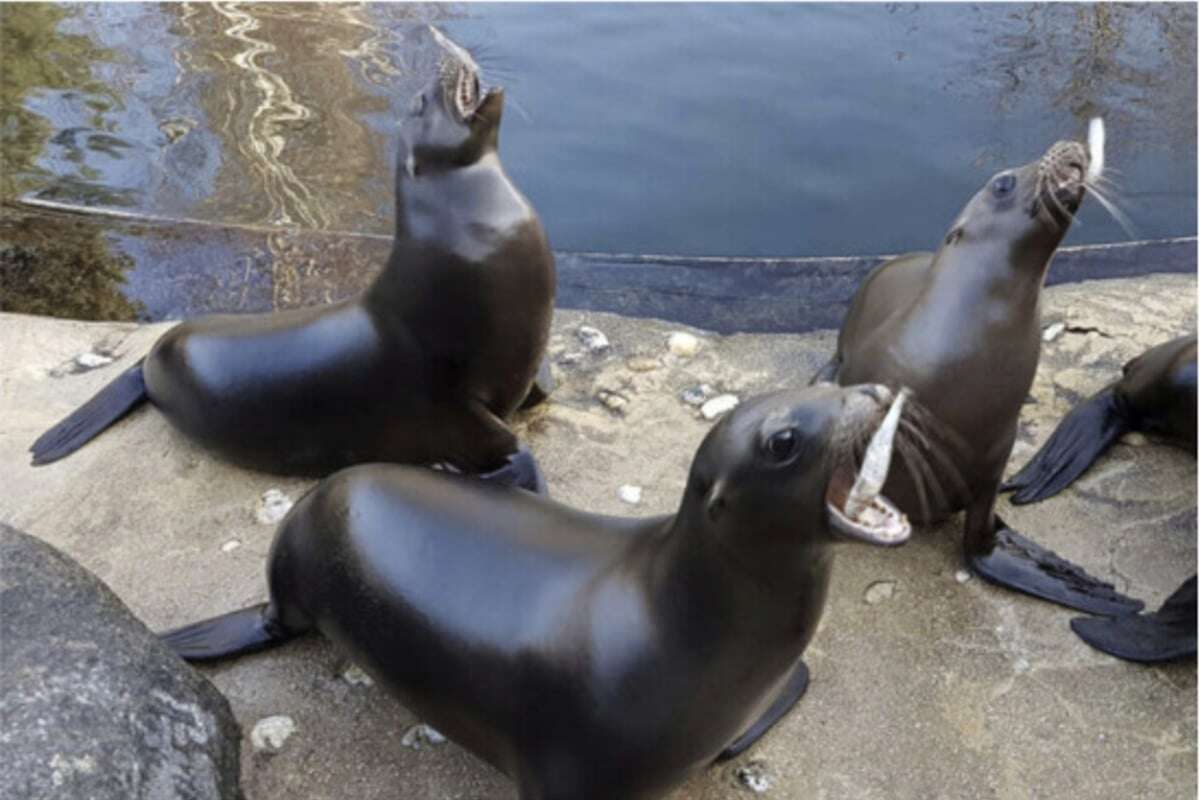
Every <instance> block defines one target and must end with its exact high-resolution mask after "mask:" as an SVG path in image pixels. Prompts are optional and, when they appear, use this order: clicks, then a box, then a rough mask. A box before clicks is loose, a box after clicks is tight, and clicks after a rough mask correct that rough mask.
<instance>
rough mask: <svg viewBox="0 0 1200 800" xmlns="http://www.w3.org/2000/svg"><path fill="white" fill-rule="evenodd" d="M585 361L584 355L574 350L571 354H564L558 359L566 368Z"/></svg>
mask: <svg viewBox="0 0 1200 800" xmlns="http://www.w3.org/2000/svg"><path fill="white" fill-rule="evenodd" d="M582 360H583V353H580V352H578V351H576V350H572V351H571V352H569V353H563V354H562V355H561V356H559V357H558V363H559V364H561V365H562V366H564V367H571V366H574V365H575V364H578V363H579V362H580V361H582Z"/></svg>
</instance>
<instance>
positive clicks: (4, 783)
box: [0, 524, 241, 800]
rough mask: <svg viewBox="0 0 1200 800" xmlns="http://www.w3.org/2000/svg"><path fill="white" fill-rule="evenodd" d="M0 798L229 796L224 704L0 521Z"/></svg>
mask: <svg viewBox="0 0 1200 800" xmlns="http://www.w3.org/2000/svg"><path fill="white" fill-rule="evenodd" d="M0 608H2V611H0V624H2V626H3V628H2V633H0V640H2V641H3V647H2V648H0V719H3V721H4V723H3V726H2V727H0V751H2V752H3V753H4V758H3V759H0V797H5V798H13V799H14V800H16V798H20V800H42V799H43V798H44V799H45V800H51V798H53V800H68V799H69V798H80V799H81V800H82V799H83V798H87V800H107V799H108V798H111V799H112V800H141V799H142V798H145V800H151V799H153V800H175V798H178V800H204V799H206V798H224V799H225V800H234V799H235V798H239V797H240V796H241V794H240V790H239V789H238V738H239V732H238V726H237V723H236V722H235V721H234V718H233V714H232V712H231V711H230V709H229V703H228V702H227V701H226V700H225V698H224V697H223V696H221V694H220V693H219V692H218V691H217V690H216V689H215V688H214V687H213V686H212V684H210V683H209V682H208V681H207V680H205V679H204V678H203V677H201V676H200V675H199V673H197V672H196V671H195V670H193V669H192V668H191V667H189V666H188V665H187V664H185V663H184V662H183V661H181V660H180V659H179V658H178V657H176V656H175V655H174V654H173V653H171V652H170V650H168V649H167V647H166V646H165V645H163V644H162V643H161V642H159V641H158V639H157V638H156V637H155V636H154V634H153V633H151V632H150V631H149V630H148V629H147V628H146V627H145V626H144V625H143V624H142V623H141V622H139V621H138V620H137V619H136V618H134V616H133V614H131V613H130V612H129V610H128V609H127V608H126V607H125V605H124V604H123V603H121V601H120V600H118V599H117V597H116V595H114V594H113V593H112V592H111V591H109V589H108V587H106V586H105V585H104V584H103V583H101V582H100V581H99V580H98V579H96V578H95V577H94V576H93V575H92V574H91V573H89V572H88V571H87V570H85V569H83V568H82V567H80V566H79V565H78V564H76V563H75V562H73V561H71V560H70V559H69V558H67V557H66V556H64V555H63V554H61V553H59V552H58V551H57V550H55V549H54V548H52V547H50V546H49V545H47V544H45V543H43V542H41V541H40V540H38V539H35V538H34V537H32V536H29V535H27V534H24V533H21V532H19V531H17V530H15V529H13V528H10V527H9V526H7V525H4V524H0Z"/></svg>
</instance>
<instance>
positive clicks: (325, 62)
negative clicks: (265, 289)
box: [0, 3, 1197, 294]
mask: <svg viewBox="0 0 1200 800" xmlns="http://www.w3.org/2000/svg"><path fill="white" fill-rule="evenodd" d="M426 21H433V22H436V23H437V24H439V25H441V26H442V27H443V28H444V29H445V30H447V31H448V32H449V33H450V35H451V36H452V37H454V38H456V39H458V40H460V41H462V42H464V43H465V44H467V45H469V46H471V47H473V48H474V50H475V51H476V52H477V53H478V57H479V60H480V62H481V63H482V64H483V66H484V70H485V78H486V79H489V80H491V81H492V82H495V83H500V84H503V85H505V86H506V88H507V89H508V97H509V105H508V108H507V110H506V117H505V122H504V127H503V131H502V139H501V149H502V154H503V158H504V161H505V164H506V166H507V168H508V170H509V172H510V173H511V174H512V175H513V177H514V180H515V181H516V182H517V183H518V185H519V186H521V187H522V189H523V190H524V191H525V193H526V194H527V195H528V196H529V197H530V199H531V200H532V201H533V202H534V204H535V205H536V206H537V208H538V209H539V211H540V213H541V215H542V219H543V221H544V223H545V226H546V228H547V230H548V232H549V235H550V239H551V242H552V244H553V245H554V246H555V247H556V248H557V249H560V250H583V251H608V252H642V253H674V254H689V255H743V256H745V255H758V256H770V255H781V256H782V255H786V256H802V255H849V254H868V253H888V252H897V251H902V250H906V249H916V248H919V249H927V248H929V247H931V246H933V245H934V244H935V243H936V242H937V240H938V239H939V238H940V236H941V234H942V233H943V232H944V230H945V228H946V226H947V225H948V224H949V222H950V221H951V219H952V218H953V217H954V215H955V214H956V213H957V211H958V210H959V208H961V206H962V205H963V203H964V202H965V201H966V199H967V198H968V197H969V196H970V195H971V194H972V193H973V192H974V191H976V189H977V188H978V187H979V186H980V185H981V184H982V183H983V181H984V180H986V178H987V177H988V176H989V175H991V174H992V173H993V172H995V171H997V170H999V169H1001V168H1003V167H1005V166H1010V165H1015V164H1018V163H1024V162H1027V161H1029V160H1031V159H1033V158H1035V157H1037V156H1038V155H1039V154H1040V153H1041V152H1043V151H1044V150H1045V148H1046V147H1047V146H1048V145H1049V144H1050V143H1052V142H1053V141H1054V140H1056V139H1058V138H1062V137H1066V136H1082V135H1083V134H1084V131H1085V130H1086V122H1087V119H1088V118H1089V117H1092V116H1096V115H1100V116H1103V117H1104V118H1105V120H1106V121H1107V124H1108V146H1109V149H1108V159H1107V161H1108V164H1109V165H1110V166H1111V167H1112V168H1113V174H1114V175H1115V176H1116V177H1117V180H1118V187H1119V190H1118V192H1117V197H1118V200H1119V202H1120V203H1121V205H1122V206H1123V208H1124V209H1125V210H1126V212H1127V213H1128V214H1129V216H1130V217H1131V218H1132V220H1133V222H1134V224H1135V226H1136V235H1137V236H1138V237H1142V238H1157V237H1168V236H1183V235H1194V234H1195V232H1196V209H1197V194H1196V49H1195V46H1196V8H1195V6H1194V5H1182V4H1179V5H1169V4H1155V5H1138V6H1131V7H1118V6H1110V5H1086V6H1083V5H1080V6H1077V5H1064V4H1052V5H1043V6H1035V5H1009V4H1000V5H991V4H988V5H981V6H972V5H931V6H921V5H901V4H887V5H883V4H879V5H624V6H616V5H587V4H579V5H471V6H465V5H441V6H403V5H390V4H380V5H369V4H368V5H361V6H355V5H335V6H299V5H297V6H291V5H269V6H268V5H261V6H254V5H235V4H217V5H196V4H186V3H185V4H180V5H173V4H161V5H158V4H154V5H151V4H115V5H108V4H81V5H62V6H57V5H13V4H5V5H3V6H2V7H0V35H2V37H3V39H2V41H0V44H2V46H0V70H2V71H3V74H4V76H5V79H4V81H0V142H2V143H3V154H2V156H0V158H2V163H0V167H2V168H3V169H2V170H0V195H2V196H4V197H9V198H12V197H23V198H42V199H51V200H56V201H59V202H65V203H74V204H81V205H86V206H95V207H99V208H119V209H122V210H125V211H130V212H135V213H142V214H151V215H159V216H169V217H178V218H188V219H199V220H206V221H210V222H214V223H236V224H244V225H255V226H266V227H270V228H281V229H289V230H290V229H313V230H330V231H357V232H366V233H379V234H387V233H389V232H390V228H391V216H392V212H391V207H392V197H391V180H392V178H391V174H392V170H393V168H394V155H395V148H396V136H395V121H396V119H397V118H398V116H399V114H400V113H401V110H402V109H403V108H405V107H406V105H407V102H408V100H409V98H410V97H411V96H412V93H413V91H414V89H415V88H416V87H417V85H418V84H419V83H420V82H422V81H423V80H424V76H423V75H422V74H418V71H417V70H416V68H415V66H414V65H415V64H417V63H419V60H417V59H414V58H413V49H414V48H415V47H417V45H415V44H414V42H416V41H418V40H419V38H420V37H419V36H418V35H417V33H416V31H415V27H416V26H417V25H418V24H420V23H423V22H426ZM1118 172H1119V174H1117V173H1118ZM1080 221H1081V223H1082V224H1081V225H1078V226H1076V228H1075V229H1073V230H1072V232H1071V233H1070V235H1069V238H1068V243H1074V244H1079V243H1091V242H1108V241H1119V240H1124V239H1127V238H1129V236H1128V234H1126V233H1125V232H1124V231H1122V230H1121V229H1120V227H1118V226H1117V225H1116V223H1115V222H1113V221H1112V220H1111V219H1110V218H1108V217H1107V215H1105V214H1104V213H1102V212H1101V211H1100V209H1099V207H1098V205H1097V204H1095V203H1094V202H1093V203H1087V204H1085V207H1084V210H1083V212H1082V214H1081V218H1080ZM108 239H109V244H110V245H111V244H112V237H108ZM133 249H136V248H133ZM125 255H126V256H128V258H130V259H132V260H133V261H134V262H138V258H139V256H138V255H137V253H133V254H129V253H126V254H125ZM144 268H146V265H144V264H140V265H139V269H144ZM238 269H240V267H238V266H236V265H235V264H231V265H230V267H229V269H228V271H227V272H228V274H227V275H226V276H225V280H226V281H227V282H228V281H235V280H236V276H237V274H238V273H237V270H238ZM151 285H152V282H149V283H148V282H147V281H146V280H145V279H142V280H141V281H140V282H139V286H140V287H141V288H140V289H139V291H140V292H142V293H143V294H150V293H152V291H151V289H150V288H147V287H150V286H151ZM193 291H202V289H193Z"/></svg>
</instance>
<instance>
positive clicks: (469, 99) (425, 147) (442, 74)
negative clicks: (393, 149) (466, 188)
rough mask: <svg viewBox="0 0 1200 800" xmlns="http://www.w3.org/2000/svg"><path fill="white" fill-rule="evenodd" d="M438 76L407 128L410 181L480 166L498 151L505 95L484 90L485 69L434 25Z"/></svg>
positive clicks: (404, 159)
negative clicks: (433, 173)
mask: <svg viewBox="0 0 1200 800" xmlns="http://www.w3.org/2000/svg"><path fill="white" fill-rule="evenodd" d="M428 30H429V32H430V35H431V36H432V37H433V42H434V49H435V53H436V57H437V67H436V70H435V71H436V74H435V75H434V76H433V78H432V79H431V80H430V81H429V83H428V84H426V86H425V87H424V88H422V89H421V91H420V92H418V93H417V95H416V96H415V97H414V98H413V100H412V103H411V105H410V107H409V113H408V117H407V119H405V120H404V121H403V123H402V136H401V139H402V141H403V144H402V147H401V154H400V156H401V168H402V171H403V172H405V173H407V176H408V177H410V178H415V177H417V176H418V175H420V174H422V173H430V172H441V171H445V170H448V169H454V168H456V167H465V166H468V165H470V164H473V163H475V162H476V161H478V160H479V159H480V158H482V157H483V156H484V155H486V154H487V153H490V152H494V151H495V150H496V146H497V142H498V141H499V131H500V117H501V115H502V113H503V111H504V90H503V89H501V88H500V87H491V88H488V89H486V90H485V89H484V87H483V85H482V84H481V83H480V71H479V66H478V65H477V64H476V63H475V59H473V58H472V57H471V54H470V53H468V52H467V51H466V50H465V49H464V48H462V47H460V46H459V45H457V44H455V43H454V42H452V41H451V40H450V39H449V38H447V36H446V35H445V34H444V33H442V32H441V31H439V30H438V29H437V28H435V27H433V26H432V25H431V26H429V28H428Z"/></svg>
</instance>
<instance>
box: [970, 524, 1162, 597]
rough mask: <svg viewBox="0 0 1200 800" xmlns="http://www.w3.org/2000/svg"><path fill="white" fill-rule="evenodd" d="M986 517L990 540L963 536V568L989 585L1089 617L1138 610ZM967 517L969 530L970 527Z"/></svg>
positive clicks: (1062, 560) (1077, 569) (1100, 583)
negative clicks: (1014, 590) (989, 529)
mask: <svg viewBox="0 0 1200 800" xmlns="http://www.w3.org/2000/svg"><path fill="white" fill-rule="evenodd" d="M989 516H991V518H992V520H993V522H992V525H993V528H992V531H991V535H990V536H984V537H980V536H973V535H972V531H970V530H968V531H967V537H966V540H965V541H966V544H967V552H966V557H967V563H968V564H969V565H970V567H971V569H972V570H974V571H975V572H976V573H977V574H978V575H980V576H981V577H983V578H984V579H985V580H988V581H990V582H991V583H995V584H999V585H1000V586H1007V587H1008V588H1010V589H1016V590H1017V591H1019V592H1024V593H1025V594H1029V595H1033V596H1034V597H1039V598H1041V599H1042V600H1049V601H1050V602H1051V603H1057V604H1059V605H1060V606H1066V607H1068V608H1074V609H1078V610H1080V611H1086V612H1088V613H1091V614H1102V615H1105V616H1110V615H1111V616H1116V615H1119V614H1129V613H1133V612H1136V611H1140V610H1141V608H1142V601H1140V600H1134V599H1133V598H1131V597H1126V596H1125V595H1123V594H1121V593H1120V592H1118V591H1117V590H1116V589H1114V588H1113V585H1112V584H1111V583H1105V582H1104V581H1101V580H1100V579H1098V578H1094V577H1092V576H1091V575H1088V574H1087V573H1086V572H1084V571H1083V569H1082V568H1081V567H1079V566H1077V565H1075V564H1072V563H1071V562H1070V561H1067V560H1066V559H1065V558H1063V557H1062V556H1059V555H1058V554H1057V553H1054V552H1052V551H1050V550H1047V549H1046V548H1044V547H1042V546H1041V545H1039V544H1037V543H1036V542H1032V541H1030V540H1029V539H1026V538H1025V537H1024V536H1022V535H1021V534H1019V533H1017V532H1016V531H1014V530H1013V529H1012V528H1010V527H1008V526H1007V525H1005V524H1004V522H1003V520H1001V519H1000V518H999V517H998V516H995V515H989ZM971 521H972V520H971V517H970V515H968V525H970V523H971Z"/></svg>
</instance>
